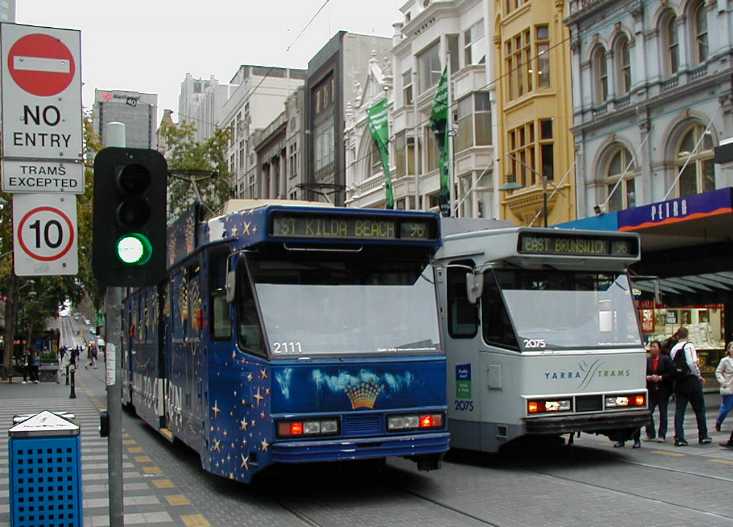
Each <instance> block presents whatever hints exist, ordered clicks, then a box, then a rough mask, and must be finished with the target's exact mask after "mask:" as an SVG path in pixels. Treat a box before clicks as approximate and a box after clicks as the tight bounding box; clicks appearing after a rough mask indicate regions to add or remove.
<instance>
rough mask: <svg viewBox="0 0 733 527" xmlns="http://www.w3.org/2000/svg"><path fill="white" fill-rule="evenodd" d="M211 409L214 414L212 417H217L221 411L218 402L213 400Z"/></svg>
mask: <svg viewBox="0 0 733 527" xmlns="http://www.w3.org/2000/svg"><path fill="white" fill-rule="evenodd" d="M211 411H212V413H213V414H214V419H216V418H217V417H219V414H220V413H221V409H220V408H219V402H218V401H214V406H212V407H211Z"/></svg>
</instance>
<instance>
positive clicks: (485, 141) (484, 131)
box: [454, 92, 491, 152]
mask: <svg viewBox="0 0 733 527" xmlns="http://www.w3.org/2000/svg"><path fill="white" fill-rule="evenodd" d="M455 122H456V124H457V128H458V131H457V133H456V138H455V143H454V144H455V151H456V152H462V151H463V150H466V149H467V148H470V147H472V146H486V145H490V144H491V105H490V100H489V94H488V93H486V92H480V93H474V94H473V95H469V96H468V97H464V98H463V99H461V100H460V101H458V106H457V108H456V117H455Z"/></svg>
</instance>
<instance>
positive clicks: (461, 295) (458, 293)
mask: <svg viewBox="0 0 733 527" xmlns="http://www.w3.org/2000/svg"><path fill="white" fill-rule="evenodd" d="M451 265H452V266H454V267H450V266H449V267H448V273H447V275H448V333H449V334H450V336H451V337H453V338H454V339H466V338H473V337H475V336H476V333H477V332H478V304H472V303H471V302H469V301H468V293H467V291H466V273H468V272H469V269H468V268H469V267H470V268H473V264H472V262H470V261H469V262H455V263H453V264H451Z"/></svg>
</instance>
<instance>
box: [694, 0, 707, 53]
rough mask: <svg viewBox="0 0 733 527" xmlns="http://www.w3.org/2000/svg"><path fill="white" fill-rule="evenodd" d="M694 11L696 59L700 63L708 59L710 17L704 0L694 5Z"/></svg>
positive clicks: (699, 0)
mask: <svg viewBox="0 0 733 527" xmlns="http://www.w3.org/2000/svg"><path fill="white" fill-rule="evenodd" d="M692 13H693V17H692V20H693V24H694V27H693V31H694V34H693V36H694V38H695V59H696V61H697V62H698V64H699V63H702V62H705V61H706V60H708V18H707V13H706V10H705V2H704V0H698V2H697V3H696V4H695V5H694V7H693V11H692Z"/></svg>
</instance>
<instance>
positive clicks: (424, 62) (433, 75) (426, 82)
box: [417, 41, 443, 93]
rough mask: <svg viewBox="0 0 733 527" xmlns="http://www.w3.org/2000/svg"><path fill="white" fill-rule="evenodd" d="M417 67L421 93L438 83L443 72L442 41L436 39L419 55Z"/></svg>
mask: <svg viewBox="0 0 733 527" xmlns="http://www.w3.org/2000/svg"><path fill="white" fill-rule="evenodd" d="M417 68H418V81H419V85H420V86H419V88H420V93H424V92H426V91H428V90H429V89H430V88H432V87H433V86H435V85H436V84H438V81H440V76H441V75H442V73H443V71H442V68H441V67H440V41H436V42H435V43H434V44H433V45H432V46H430V47H428V48H427V49H426V50H425V51H423V52H422V53H420V54H419V55H418V56H417Z"/></svg>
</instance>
